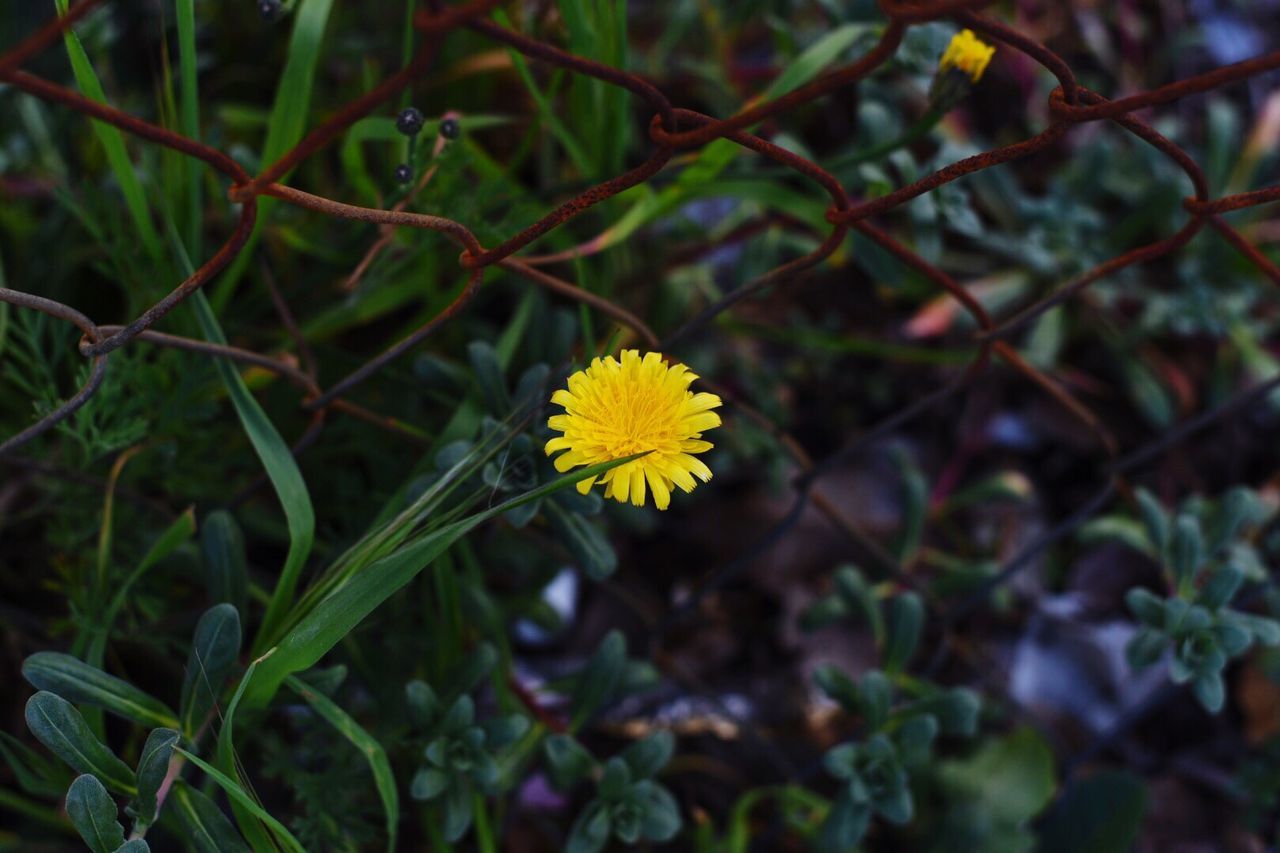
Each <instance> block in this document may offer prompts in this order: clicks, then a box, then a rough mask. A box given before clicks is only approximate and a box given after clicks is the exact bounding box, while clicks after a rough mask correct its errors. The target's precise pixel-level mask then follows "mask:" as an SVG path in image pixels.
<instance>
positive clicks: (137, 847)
mask: <svg viewBox="0 0 1280 853" xmlns="http://www.w3.org/2000/svg"><path fill="white" fill-rule="evenodd" d="M114 853H151V845H149V844H147V842H146V841H145V840H144V839H141V838H134V839H132V840H131V841H126V842H125V843H124V844H121V845H120V846H119V847H117V848H116V849H115V851H114Z"/></svg>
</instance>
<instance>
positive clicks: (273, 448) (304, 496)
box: [187, 0, 332, 654]
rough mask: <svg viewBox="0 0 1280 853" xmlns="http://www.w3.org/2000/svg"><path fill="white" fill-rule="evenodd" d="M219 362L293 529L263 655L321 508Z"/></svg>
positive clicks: (213, 323) (199, 306)
mask: <svg viewBox="0 0 1280 853" xmlns="http://www.w3.org/2000/svg"><path fill="white" fill-rule="evenodd" d="M304 2H305V4H306V6H305V8H308V9H309V8H312V7H314V6H317V5H324V6H326V7H327V4H328V3H330V2H332V0H304ZM326 14H327V11H326ZM286 73H287V71H286ZM259 204H262V202H259ZM259 221H261V219H259ZM246 254H248V251H247V250H245V251H244V252H242V256H244V255H246ZM187 301H188V302H189V303H190V304H191V305H192V307H193V308H194V310H195V313H196V319H197V320H199V322H200V328H201V330H202V331H203V333H204V336H205V338H206V339H208V340H210V341H212V342H213V343H217V344H225V343H226V342H227V339H226V336H225V335H224V334H223V333H222V328H221V327H220V326H219V325H218V320H217V318H216V317H215V316H214V314H213V309H212V308H210V307H209V301H208V300H207V299H205V297H204V294H203V293H202V292H200V291H196V293H194V294H193V295H192V297H191V298H190V299H188V300H187ZM214 367H215V368H216V369H217V371H218V375H219V376H220V377H221V378H222V384H223V385H224V386H226V389H227V395H228V396H229V397H230V398H231V403H232V405H233V406H235V410H236V415H237V416H238V417H239V418H240V425H241V426H242V427H243V428H244V431H245V435H247V436H248V438H249V443H250V444H252V445H253V449H254V452H255V453H257V454H258V459H259V460H261V462H262V467H263V468H265V469H266V472H267V478H268V479H269V480H270V481H271V486H272V488H274V489H275V492H276V497H278V498H279V499H280V505H281V507H283V509H284V515H285V522H286V524H287V526H288V528H289V552H288V554H286V555H285V561H284V568H283V569H282V570H281V572H280V578H279V580H277V581H276V588H275V590H274V591H273V592H272V594H271V601H270V603H269V604H268V605H267V612H266V615H265V616H264V617H263V619H262V626H261V627H260V628H259V629H258V638H257V641H256V642H255V645H254V654H260V653H261V651H262V649H263V648H264V647H265V646H266V645H267V644H268V643H270V642H271V641H272V640H273V637H274V632H275V631H277V630H278V626H279V623H280V622H282V621H283V620H284V619H285V617H286V613H287V611H288V609H289V607H290V606H292V604H293V594H294V591H295V589H296V588H297V585H298V577H299V575H300V574H301V573H302V567H303V565H304V564H305V563H306V561H307V556H308V555H309V554H310V553H311V545H312V543H313V541H314V539H315V528H316V517H315V510H314V508H313V507H312V506H311V496H310V495H309V494H308V493H307V484H306V483H305V482H304V481H303V479H302V472H301V471H299V470H298V463H297V461H296V460H295V459H294V458H293V453H292V451H290V450H289V445H287V444H285V441H284V439H283V438H281V437H280V433H279V432H278V431H277V430H276V428H275V425H274V424H272V423H271V419H270V418H268V417H267V413H266V412H265V411H263V409H262V406H261V405H259V404H258V401H257V400H255V399H254V397H253V395H252V394H250V393H249V388H248V386H246V385H245V384H244V380H243V379H242V378H241V377H240V373H239V372H238V371H237V370H236V369H235V367H234V366H232V364H231V363H230V362H229V361H227V360H226V359H221V358H219V359H214Z"/></svg>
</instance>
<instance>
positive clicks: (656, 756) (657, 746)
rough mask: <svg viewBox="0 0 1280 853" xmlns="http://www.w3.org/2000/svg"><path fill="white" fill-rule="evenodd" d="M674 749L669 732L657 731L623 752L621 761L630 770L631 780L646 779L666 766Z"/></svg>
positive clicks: (673, 742)
mask: <svg viewBox="0 0 1280 853" xmlns="http://www.w3.org/2000/svg"><path fill="white" fill-rule="evenodd" d="M675 747H676V739H675V738H674V737H673V736H672V734H671V732H669V731H667V730H666V729H659V730H658V731H656V732H654V733H653V734H651V735H649V736H648V737H645V738H642V739H641V740H638V741H636V742H635V743H633V744H631V746H629V747H627V748H626V749H625V750H623V751H622V760H623V761H625V762H626V763H627V766H628V767H630V768H631V777H632V778H633V779H648V778H649V777H651V776H653V775H655V774H656V773H657V772H658V771H659V770H661V769H662V768H663V767H666V766H667V762H668V761H670V760H671V754H672V753H673V752H675Z"/></svg>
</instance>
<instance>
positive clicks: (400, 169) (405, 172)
mask: <svg viewBox="0 0 1280 853" xmlns="http://www.w3.org/2000/svg"><path fill="white" fill-rule="evenodd" d="M412 180H413V169H410V168H409V164H408V163H401V164H400V165H399V166H396V183H397V184H407V183H409V182H410V181H412Z"/></svg>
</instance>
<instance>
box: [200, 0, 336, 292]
mask: <svg viewBox="0 0 1280 853" xmlns="http://www.w3.org/2000/svg"><path fill="white" fill-rule="evenodd" d="M332 9H333V0H298V3H297V5H296V6H295V7H294V9H293V19H294V23H293V32H292V33H291V34H290V36H289V51H288V54H287V56H286V59H285V63H284V71H283V72H282V73H281V74H280V85H279V86H278V87H277V88H276V99H275V102H274V103H273V104H272V106H271V117H270V119H269V120H268V121H267V138H266V141H265V142H264V143H263V148H262V164H263V165H264V166H269V165H271V164H272V163H274V162H275V161H276V160H278V159H280V157H281V156H283V155H284V153H285V152H286V151H288V150H289V149H290V148H292V147H293V146H294V145H296V144H297V143H298V140H300V139H301V138H302V134H303V132H304V131H305V130H306V123H307V114H308V112H310V110H311V87H312V83H314V82H315V76H316V66H317V65H318V64H319V60H320V47H321V44H322V43H323V41H324V31H325V28H326V27H327V26H328V23H329V13H330V11H332ZM285 179H286V177H281V181H282V182H283V181H284V180H285ZM276 204H277V201H276V199H273V198H268V197H265V196H264V197H262V198H259V199H258V220H257V222H256V223H255V224H254V226H253V233H252V234H250V235H249V240H248V242H246V243H245V246H244V248H243V249H242V250H241V251H240V254H239V255H238V256H237V257H236V259H235V261H233V262H232V264H231V266H230V267H229V268H228V269H227V271H226V272H225V273H223V275H222V277H221V280H220V281H219V283H218V287H217V290H216V291H215V293H214V297H213V304H214V306H215V307H216V308H217V309H218V311H219V313H220V312H221V310H222V309H223V308H225V307H226V303H227V301H228V300H229V299H230V298H231V294H232V293H233V292H234V291H235V286H236V283H237V282H238V281H239V280H240V277H241V276H242V275H244V271H245V270H246V269H247V268H248V265H249V262H250V261H251V260H252V258H253V253H254V249H255V247H256V246H257V245H258V240H259V239H260V238H261V236H262V227H263V225H264V224H265V223H266V222H268V221H269V220H270V218H271V212H272V211H273V210H275V207H276Z"/></svg>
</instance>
